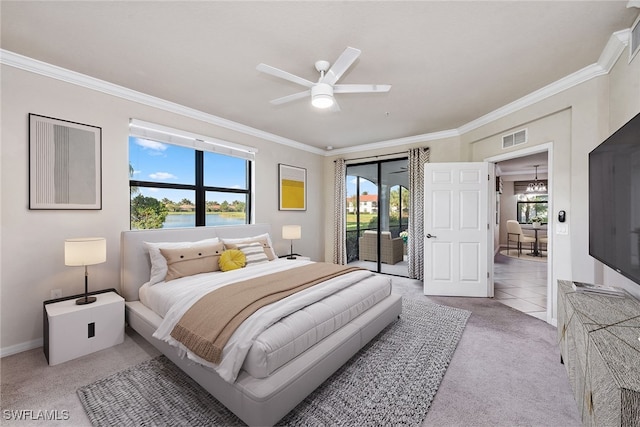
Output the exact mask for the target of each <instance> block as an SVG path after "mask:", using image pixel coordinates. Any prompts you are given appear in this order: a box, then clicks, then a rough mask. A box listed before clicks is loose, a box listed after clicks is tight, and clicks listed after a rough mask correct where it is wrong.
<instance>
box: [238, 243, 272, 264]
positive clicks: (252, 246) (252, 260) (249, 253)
mask: <svg viewBox="0 0 640 427" xmlns="http://www.w3.org/2000/svg"><path fill="white" fill-rule="evenodd" d="M237 248H238V249H240V250H241V251H242V253H243V254H244V256H245V257H246V258H247V265H246V266H247V267H250V266H252V265H256V264H262V263H263V262H269V258H268V257H267V254H266V253H265V252H264V246H263V245H262V243H259V242H254V243H239V244H238V245H237Z"/></svg>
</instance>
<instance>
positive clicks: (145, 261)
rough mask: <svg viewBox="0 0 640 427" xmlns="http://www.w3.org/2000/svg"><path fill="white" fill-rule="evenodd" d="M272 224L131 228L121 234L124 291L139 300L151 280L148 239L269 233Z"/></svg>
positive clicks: (191, 239) (185, 239)
mask: <svg viewBox="0 0 640 427" xmlns="http://www.w3.org/2000/svg"><path fill="white" fill-rule="evenodd" d="M270 229H271V227H270V226H269V225H268V224H247V225H227V226H220V227H190V228H169V229H158V230H131V231H123V232H122V233H121V234H120V268H121V271H120V291H121V292H122V296H123V297H124V299H125V300H127V301H136V300H138V291H139V290H140V286H142V285H143V284H144V283H145V282H147V281H148V280H149V274H150V272H151V262H150V261H149V253H148V252H147V250H146V248H145V246H144V242H195V241H198V240H202V239H209V238H212V237H220V238H227V239H233V238H239V237H251V236H257V235H258V234H264V233H269V232H270Z"/></svg>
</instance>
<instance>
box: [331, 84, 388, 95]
mask: <svg viewBox="0 0 640 427" xmlns="http://www.w3.org/2000/svg"><path fill="white" fill-rule="evenodd" d="M389 90H391V85H359V84H355V85H351V84H346V85H335V86H334V87H333V93H369V92H389Z"/></svg>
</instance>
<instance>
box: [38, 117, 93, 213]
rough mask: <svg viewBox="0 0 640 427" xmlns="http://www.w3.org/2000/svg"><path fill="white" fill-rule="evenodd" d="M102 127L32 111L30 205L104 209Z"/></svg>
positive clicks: (54, 207)
mask: <svg viewBox="0 0 640 427" xmlns="http://www.w3.org/2000/svg"><path fill="white" fill-rule="evenodd" d="M101 162H102V128H99V127H97V126H91V125H85V124H81V123H75V122H70V121H67V120H60V119H54V118H52V117H45V116H40V115H37V114H29V209H102V165H101Z"/></svg>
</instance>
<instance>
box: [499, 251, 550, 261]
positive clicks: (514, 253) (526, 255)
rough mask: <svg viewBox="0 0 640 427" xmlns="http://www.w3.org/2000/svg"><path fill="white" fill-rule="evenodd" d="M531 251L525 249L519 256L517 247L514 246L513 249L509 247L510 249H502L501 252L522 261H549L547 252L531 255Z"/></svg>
mask: <svg viewBox="0 0 640 427" xmlns="http://www.w3.org/2000/svg"><path fill="white" fill-rule="evenodd" d="M529 253H530V252H529V251H528V250H523V251H522V253H521V254H520V257H518V251H517V249H513V248H512V249H509V251H507V250H506V249H501V250H500V254H502V255H504V256H508V257H509V258H516V259H520V260H522V261H535V262H547V253H546V252H542V256H531V255H529Z"/></svg>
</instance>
